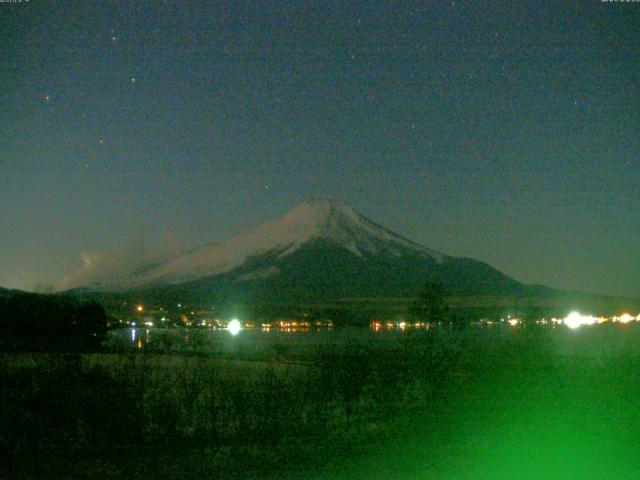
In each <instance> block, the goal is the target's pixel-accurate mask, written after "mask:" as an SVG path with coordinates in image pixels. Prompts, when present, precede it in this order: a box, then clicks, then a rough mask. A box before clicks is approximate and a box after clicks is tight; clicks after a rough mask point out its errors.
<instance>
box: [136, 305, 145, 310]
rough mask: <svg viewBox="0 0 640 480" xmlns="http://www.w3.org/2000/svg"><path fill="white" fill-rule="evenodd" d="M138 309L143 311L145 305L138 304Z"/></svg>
mask: <svg viewBox="0 0 640 480" xmlns="http://www.w3.org/2000/svg"><path fill="white" fill-rule="evenodd" d="M136 310H137V311H138V312H142V311H143V310H144V307H143V306H142V305H138V306H137V307H136Z"/></svg>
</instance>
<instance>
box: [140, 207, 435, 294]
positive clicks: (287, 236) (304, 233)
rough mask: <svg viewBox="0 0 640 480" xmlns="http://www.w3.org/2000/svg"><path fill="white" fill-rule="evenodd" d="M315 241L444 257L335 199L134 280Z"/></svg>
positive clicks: (187, 273) (217, 266)
mask: <svg viewBox="0 0 640 480" xmlns="http://www.w3.org/2000/svg"><path fill="white" fill-rule="evenodd" d="M316 239H324V240H329V241H331V242H334V243H336V244H338V245H339V246H342V247H344V248H346V249H348V250H350V251H351V252H352V253H354V254H355V255H358V256H363V255H387V256H402V255H404V254H406V253H409V252H410V253H412V254H419V255H422V256H427V257H432V258H434V259H435V260H437V261H441V260H442V257H443V256H442V255H441V254H439V253H437V252H435V251H432V250H429V249H427V248H425V247H423V246H421V245H418V244H416V243H413V242H411V241H410V240H407V239H405V238H403V237H401V236H400V235H397V234H395V233H393V232H391V231H390V230H387V229H386V228H384V227H382V226H380V225H378V224H376V223H374V222H372V221H371V220H369V219H367V218H366V217H364V216H363V215H362V214H360V213H358V212H357V211H356V210H354V209H353V208H351V207H350V206H348V205H345V204H343V203H341V202H339V201H337V200H331V199H314V200H308V201H306V202H304V203H301V204H300V205H297V206H296V207H294V208H292V209H291V210H290V211H289V212H287V213H286V214H285V215H284V216H282V217H280V218H278V219H276V220H272V221H268V222H266V223H263V224H262V225H260V226H258V227H257V228H255V229H253V230H251V231H248V232H245V233H242V234H240V235H237V236H235V237H233V238H231V239H229V240H227V241H225V242H222V243H219V244H214V245H208V246H204V247H201V248H197V249H195V250H193V251H191V252H189V253H187V254H185V255H181V256H178V257H176V258H174V259H173V260H170V261H169V262H166V263H165V264H163V265H160V266H159V267H157V268H155V269H153V270H151V271H149V272H146V273H145V274H144V275H143V276H141V277H138V278H137V279H136V280H135V284H137V285H144V284H150V283H182V282H186V281H191V280H195V279H198V278H202V277H206V276H211V275H218V274H221V273H225V272H229V271H231V270H233V269H234V268H236V267H238V266H240V265H242V264H243V263H244V262H245V261H246V260H247V259H248V258H251V257H253V256H257V255H263V254H274V255H277V256H279V257H282V256H286V255H289V254H291V253H293V252H295V251H296V250H297V249H299V248H300V247H301V246H302V245H303V244H305V243H307V242H309V241H311V240H316Z"/></svg>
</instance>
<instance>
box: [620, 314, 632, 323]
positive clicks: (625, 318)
mask: <svg viewBox="0 0 640 480" xmlns="http://www.w3.org/2000/svg"><path fill="white" fill-rule="evenodd" d="M631 320H634V318H633V317H632V316H631V315H629V314H628V313H623V314H622V315H621V316H620V318H618V321H619V322H620V323H629V322H630V321H631Z"/></svg>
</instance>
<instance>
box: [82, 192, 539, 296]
mask: <svg viewBox="0 0 640 480" xmlns="http://www.w3.org/2000/svg"><path fill="white" fill-rule="evenodd" d="M123 278H126V279H124V280H123ZM426 281H436V282H439V283H442V284H444V285H445V286H446V287H447V288H448V289H449V290H450V291H451V292H452V293H458V294H477V293H498V292H499V293H507V294H509V293H516V292H522V291H524V290H525V289H526V288H528V287H527V286H526V285H523V284H521V283H519V282H517V281H515V280H513V279H511V278H509V277H508V276H506V275H504V274H503V273H501V272H499V271H497V270H496V269H494V268H492V267H491V266H489V265H487V264H486V263H483V262H479V261H476V260H472V259H468V258H457V257H452V256H449V255H444V254H442V253H439V252H436V251H434V250H431V249H429V248H427V247H425V246H422V245H419V244H417V243H415V242H413V241H411V240H409V239H407V238H404V237H402V236H401V235H398V234H396V233H394V232H392V231H390V230H388V229H387V228H385V227H383V226H381V225H379V224H377V223H375V222H373V221H371V220H369V219H368V218H366V217H365V216H364V215H362V214H361V213H359V212H358V211H356V210H355V209H353V208H351V207H350V206H348V205H345V204H344V203H341V202H339V201H336V200H330V199H315V200H308V201H306V202H304V203H301V204H300V205H297V206H295V207H293V208H292V209H291V210H289V211H288V212H287V213H285V214H284V215H283V216H282V217H280V218H277V219H275V220H271V221H268V222H265V223H263V224H262V225H259V226H258V227H256V228H254V229H253V230H249V231H247V232H245V233H241V234H239V235H237V236H235V237H233V238H231V239H229V240H227V241H224V242H221V243H217V244H211V245H206V246H203V247H200V248H196V249H194V250H192V251H190V252H187V253H183V254H180V255H177V256H174V257H173V258H171V259H169V260H167V261H163V262H160V263H159V264H157V265H155V266H152V267H150V268H146V269H144V270H138V271H136V272H135V273H132V274H130V275H128V276H127V277H122V276H120V277H118V281H117V282H111V283H109V282H108V281H107V282H101V283H97V282H96V283H95V284H93V285H83V286H84V287H87V288H88V289H92V288H93V289H99V290H130V289H136V290H141V289H142V290H145V289H152V290H154V291H158V290H160V291H161V292H162V293H163V294H170V291H179V292H180V295H181V296H185V295H191V297H192V298H194V299H206V301H211V300H212V299H215V298H222V297H227V298H229V297H237V296H241V297H244V298H247V297H246V296H247V295H249V296H250V297H251V298H254V299H255V298H260V299H263V300H264V301H271V299H272V298H273V297H278V299H279V301H281V302H288V301H291V299H295V300H296V301H303V302H325V301H328V300H331V299H333V300H335V299H340V298H353V297H393V296H396V297H407V296H412V295H415V294H416V293H417V291H418V290H419V289H420V287H421V285H423V284H424V283H425V282H426ZM114 283H115V284H114Z"/></svg>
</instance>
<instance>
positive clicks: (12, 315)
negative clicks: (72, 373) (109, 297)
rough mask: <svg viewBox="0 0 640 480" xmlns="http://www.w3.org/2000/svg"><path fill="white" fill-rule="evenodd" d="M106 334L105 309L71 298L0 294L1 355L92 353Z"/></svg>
mask: <svg viewBox="0 0 640 480" xmlns="http://www.w3.org/2000/svg"><path fill="white" fill-rule="evenodd" d="M106 330H107V316H106V312H105V310H104V308H102V306H100V305H99V304H97V303H95V302H80V301H78V300H76V299H74V298H72V297H69V296H58V295H44V294H34V293H27V292H19V291H2V292H0V350H1V351H43V352H51V351H54V352H59V351H68V352H75V351H91V350H95V349H97V348H99V347H100V344H101V343H102V341H103V340H104V336H105V333H106Z"/></svg>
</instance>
